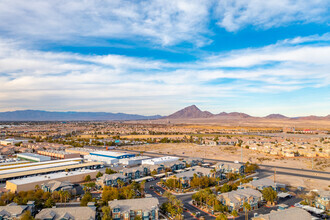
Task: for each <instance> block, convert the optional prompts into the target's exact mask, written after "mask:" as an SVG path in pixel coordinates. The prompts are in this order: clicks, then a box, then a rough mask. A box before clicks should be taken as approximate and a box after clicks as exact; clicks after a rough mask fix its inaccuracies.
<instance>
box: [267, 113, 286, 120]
mask: <svg viewBox="0 0 330 220" xmlns="http://www.w3.org/2000/svg"><path fill="white" fill-rule="evenodd" d="M265 118H269V119H287V118H289V117H286V116H285V115H281V114H270V115H267V116H266V117H265Z"/></svg>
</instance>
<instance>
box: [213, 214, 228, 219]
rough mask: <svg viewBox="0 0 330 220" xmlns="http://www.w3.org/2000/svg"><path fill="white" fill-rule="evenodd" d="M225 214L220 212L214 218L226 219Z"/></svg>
mask: <svg viewBox="0 0 330 220" xmlns="http://www.w3.org/2000/svg"><path fill="white" fill-rule="evenodd" d="M227 219H228V218H227V216H226V215H225V214H224V213H221V214H220V215H218V216H217V218H216V219H215V220H227Z"/></svg>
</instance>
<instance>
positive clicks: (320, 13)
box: [0, 0, 330, 46]
mask: <svg viewBox="0 0 330 220" xmlns="http://www.w3.org/2000/svg"><path fill="white" fill-rule="evenodd" d="M329 8H330V3H329V1H327V0H313V1H305V0H294V1H292V0H281V1H278V0H267V1H263V0H235V1H232V0H208V1H204V0H181V1H177V0H168V1H164V0H141V1H129V0H117V1H98V0H85V1H81V0H70V1H67V0H52V1H41V0H31V1H25V0H3V1H1V2H0V30H1V31H2V32H3V33H4V34H6V35H7V36H10V37H15V38H19V39H20V40H23V39H27V40H31V41H39V40H47V41H55V42H58V41H61V42H64V41H67V42H68V44H69V43H72V42H73V41H74V42H77V41H83V42H84V43H86V42H88V43H90V44H91V43H95V42H93V41H86V40H85V39H86V38H90V37H96V38H105V39H109V38H110V39H129V40H132V39H134V40H138V41H139V40H143V41H144V40H148V42H151V43H152V44H156V45H162V46H168V45H175V44H178V43H181V42H190V43H192V44H194V45H196V46H202V45H205V44H208V43H210V42H211V40H210V38H209V36H210V35H212V32H211V31H210V30H209V26H210V25H212V24H213V23H215V24H217V25H218V28H224V29H226V30H227V31H238V30H240V29H243V28H245V27H246V26H252V27H254V28H263V29H265V28H266V29H267V28H271V27H279V26H283V25H287V24H288V23H290V22H293V23H315V22H316V23H322V22H323V23H324V22H327V21H328V20H329ZM84 40H85V41H84Z"/></svg>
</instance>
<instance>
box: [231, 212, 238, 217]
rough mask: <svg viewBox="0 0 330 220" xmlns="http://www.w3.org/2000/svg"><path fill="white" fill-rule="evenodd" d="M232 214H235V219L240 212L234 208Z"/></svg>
mask: <svg viewBox="0 0 330 220" xmlns="http://www.w3.org/2000/svg"><path fill="white" fill-rule="evenodd" d="M231 215H232V216H234V219H235V218H236V217H237V216H238V213H237V211H236V210H233V211H232V212H231Z"/></svg>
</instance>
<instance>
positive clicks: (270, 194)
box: [262, 187, 277, 204]
mask: <svg viewBox="0 0 330 220" xmlns="http://www.w3.org/2000/svg"><path fill="white" fill-rule="evenodd" d="M262 197H263V198H264V200H265V201H267V202H270V203H272V204H273V203H274V201H275V200H276V198H277V193H276V191H275V190H273V188H272V187H267V188H265V189H263V190H262Z"/></svg>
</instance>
